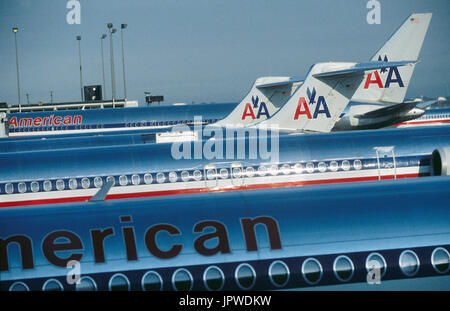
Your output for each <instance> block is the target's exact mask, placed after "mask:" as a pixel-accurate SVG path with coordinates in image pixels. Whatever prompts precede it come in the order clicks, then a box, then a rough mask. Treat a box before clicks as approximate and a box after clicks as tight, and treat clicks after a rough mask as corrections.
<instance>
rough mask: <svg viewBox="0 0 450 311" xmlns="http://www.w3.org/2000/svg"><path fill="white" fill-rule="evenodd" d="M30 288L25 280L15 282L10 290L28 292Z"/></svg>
mask: <svg viewBox="0 0 450 311" xmlns="http://www.w3.org/2000/svg"><path fill="white" fill-rule="evenodd" d="M29 290H30V289H29V288H28V286H27V284H25V283H23V282H14V283H13V284H12V285H11V286H10V287H9V291H10V292H27V291H29Z"/></svg>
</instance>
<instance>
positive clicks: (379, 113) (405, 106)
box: [354, 100, 437, 119]
mask: <svg viewBox="0 0 450 311" xmlns="http://www.w3.org/2000/svg"><path fill="white" fill-rule="evenodd" d="M435 102H437V100H429V101H426V102H417V101H409V102H404V103H400V104H394V105H390V106H387V107H383V108H379V109H376V110H372V111H369V112H366V113H362V114H356V115H355V116H354V117H355V118H358V119H371V118H380V117H384V116H387V115H392V114H396V113H400V112H403V111H409V110H411V109H413V108H415V107H417V108H420V109H424V108H426V107H428V106H429V105H431V104H434V103H435Z"/></svg>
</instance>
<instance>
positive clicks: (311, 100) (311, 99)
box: [294, 87, 331, 120]
mask: <svg viewBox="0 0 450 311" xmlns="http://www.w3.org/2000/svg"><path fill="white" fill-rule="evenodd" d="M306 93H307V95H308V104H309V105H314V104H315V103H316V88H315V87H313V89H312V91H311V90H310V89H309V87H308V88H307V89H306ZM308 104H307V102H306V99H305V97H303V96H301V97H300V98H299V99H298V103H297V109H295V115H294V120H298V119H299V118H300V116H306V117H307V118H308V119H316V118H317V117H318V116H319V114H325V116H326V117H327V118H331V115H330V111H329V110H328V106H327V102H326V101H325V97H323V96H322V95H321V96H319V97H318V98H317V105H316V108H315V109H314V113H313V115H311V110H310V109H309V107H308Z"/></svg>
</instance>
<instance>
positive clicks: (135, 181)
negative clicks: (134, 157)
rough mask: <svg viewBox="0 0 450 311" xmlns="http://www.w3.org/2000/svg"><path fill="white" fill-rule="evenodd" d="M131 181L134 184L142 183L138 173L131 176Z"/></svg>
mask: <svg viewBox="0 0 450 311" xmlns="http://www.w3.org/2000/svg"><path fill="white" fill-rule="evenodd" d="M131 183H132V184H133V185H139V184H140V183H141V177H139V175H138V174H134V175H133V176H131Z"/></svg>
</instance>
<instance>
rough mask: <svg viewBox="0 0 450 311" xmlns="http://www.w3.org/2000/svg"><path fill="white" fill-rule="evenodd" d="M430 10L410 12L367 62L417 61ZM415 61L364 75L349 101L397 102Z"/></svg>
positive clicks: (409, 77) (407, 84)
mask: <svg viewBox="0 0 450 311" xmlns="http://www.w3.org/2000/svg"><path fill="white" fill-rule="evenodd" d="M431 17H432V13H417V14H411V15H410V16H409V17H408V18H407V19H406V20H405V21H404V22H403V24H402V25H401V26H400V28H398V29H397V30H396V31H395V32H394V33H393V34H392V36H391V37H390V38H389V39H388V40H387V41H386V43H385V44H384V45H383V46H382V47H381V48H380V49H379V50H378V51H377V52H376V53H375V55H373V57H372V59H371V61H373V62H376V61H384V62H396V61H417V59H418V57H419V53H420V50H421V48H422V44H423V41H424V39H425V35H426V33H427V30H428V26H429V25H430V21H431ZM414 68H415V63H413V64H410V65H409V66H404V67H401V68H397V67H391V68H387V69H382V70H380V71H377V72H374V74H373V75H371V76H368V77H367V80H366V84H365V88H364V89H362V90H361V91H358V92H357V93H355V95H354V96H353V98H352V101H357V102H369V103H370V102H388V103H401V102H403V100H404V99H405V95H406V91H407V90H408V86H409V82H410V80H411V77H412V74H413V72H414Z"/></svg>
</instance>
